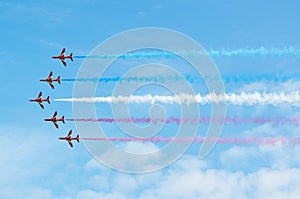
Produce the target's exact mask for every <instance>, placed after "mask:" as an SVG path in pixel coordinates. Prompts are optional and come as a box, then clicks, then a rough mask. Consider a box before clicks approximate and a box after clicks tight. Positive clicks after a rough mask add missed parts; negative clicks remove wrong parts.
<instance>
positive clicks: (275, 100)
mask: <svg viewBox="0 0 300 199" xmlns="http://www.w3.org/2000/svg"><path fill="white" fill-rule="evenodd" d="M54 101H61V102H85V103H126V104H127V103H130V102H131V103H150V104H155V103H166V104H175V103H179V104H187V105H188V104H191V103H199V104H201V105H205V104H209V103H211V102H215V103H223V102H226V103H229V104H232V105H245V106H253V105H272V106H278V105H281V104H289V105H291V106H296V107H299V105H300V94H299V91H294V92H291V93H287V94H286V93H283V92H281V93H258V92H254V93H244V92H242V93H240V94H235V93H229V94H224V95H218V94H216V93H211V94H207V95H200V94H196V95H188V94H179V95H176V96H161V95H141V96H134V95H130V96H109V97H86V98H85V97H83V98H60V99H54Z"/></svg>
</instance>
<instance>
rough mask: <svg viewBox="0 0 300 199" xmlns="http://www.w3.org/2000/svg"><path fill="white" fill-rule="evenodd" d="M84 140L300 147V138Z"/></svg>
mask: <svg viewBox="0 0 300 199" xmlns="http://www.w3.org/2000/svg"><path fill="white" fill-rule="evenodd" d="M80 139H82V140H94V141H123V142H130V141H133V142H153V143H163V142H167V143H168V142H176V143H183V142H194V143H199V144H201V143H203V142H216V143H220V144H237V145H251V144H252V145H257V146H262V145H271V146H275V145H277V144H281V145H286V146H287V145H291V146H293V145H298V144H300V137H298V138H288V137H258V138H255V137H248V138H239V137H225V138H214V137H195V138H191V137H186V138H177V137H167V138H166V137H149V138H133V137H114V138H80Z"/></svg>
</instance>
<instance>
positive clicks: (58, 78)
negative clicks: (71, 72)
mask: <svg viewBox="0 0 300 199" xmlns="http://www.w3.org/2000/svg"><path fill="white" fill-rule="evenodd" d="M57 82H58V83H59V84H60V76H58V77H57Z"/></svg>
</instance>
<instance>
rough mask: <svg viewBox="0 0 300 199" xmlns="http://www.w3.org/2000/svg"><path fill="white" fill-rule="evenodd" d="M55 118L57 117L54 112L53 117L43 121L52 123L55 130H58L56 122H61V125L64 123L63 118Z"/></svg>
mask: <svg viewBox="0 0 300 199" xmlns="http://www.w3.org/2000/svg"><path fill="white" fill-rule="evenodd" d="M56 116H57V111H55V113H54V115H53V117H52V118H46V119H44V120H45V121H48V122H53V124H54V126H55V127H56V128H58V124H57V122H59V121H61V122H62V123H65V117H64V116H62V117H61V118H60V119H59V118H56Z"/></svg>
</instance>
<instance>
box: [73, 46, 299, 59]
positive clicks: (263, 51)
mask: <svg viewBox="0 0 300 199" xmlns="http://www.w3.org/2000/svg"><path fill="white" fill-rule="evenodd" d="M207 53H208V55H209V56H211V57H213V58H218V57H238V56H246V57H247V56H275V57H281V56H296V57H300V49H298V48H295V47H284V48H265V47H260V48H240V49H235V50H228V49H221V50H209V51H208V52H207ZM176 54H177V55H183V56H203V55H206V54H205V53H203V52H199V51H191V52H178V53H176ZM176 54H173V53H169V52H166V51H152V52H133V53H127V54H112V55H89V56H85V55H80V56H78V55H77V56H73V57H74V58H77V59H86V58H93V59H112V58H123V59H125V58H162V57H163V58H173V57H176V56H177V55H176Z"/></svg>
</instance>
